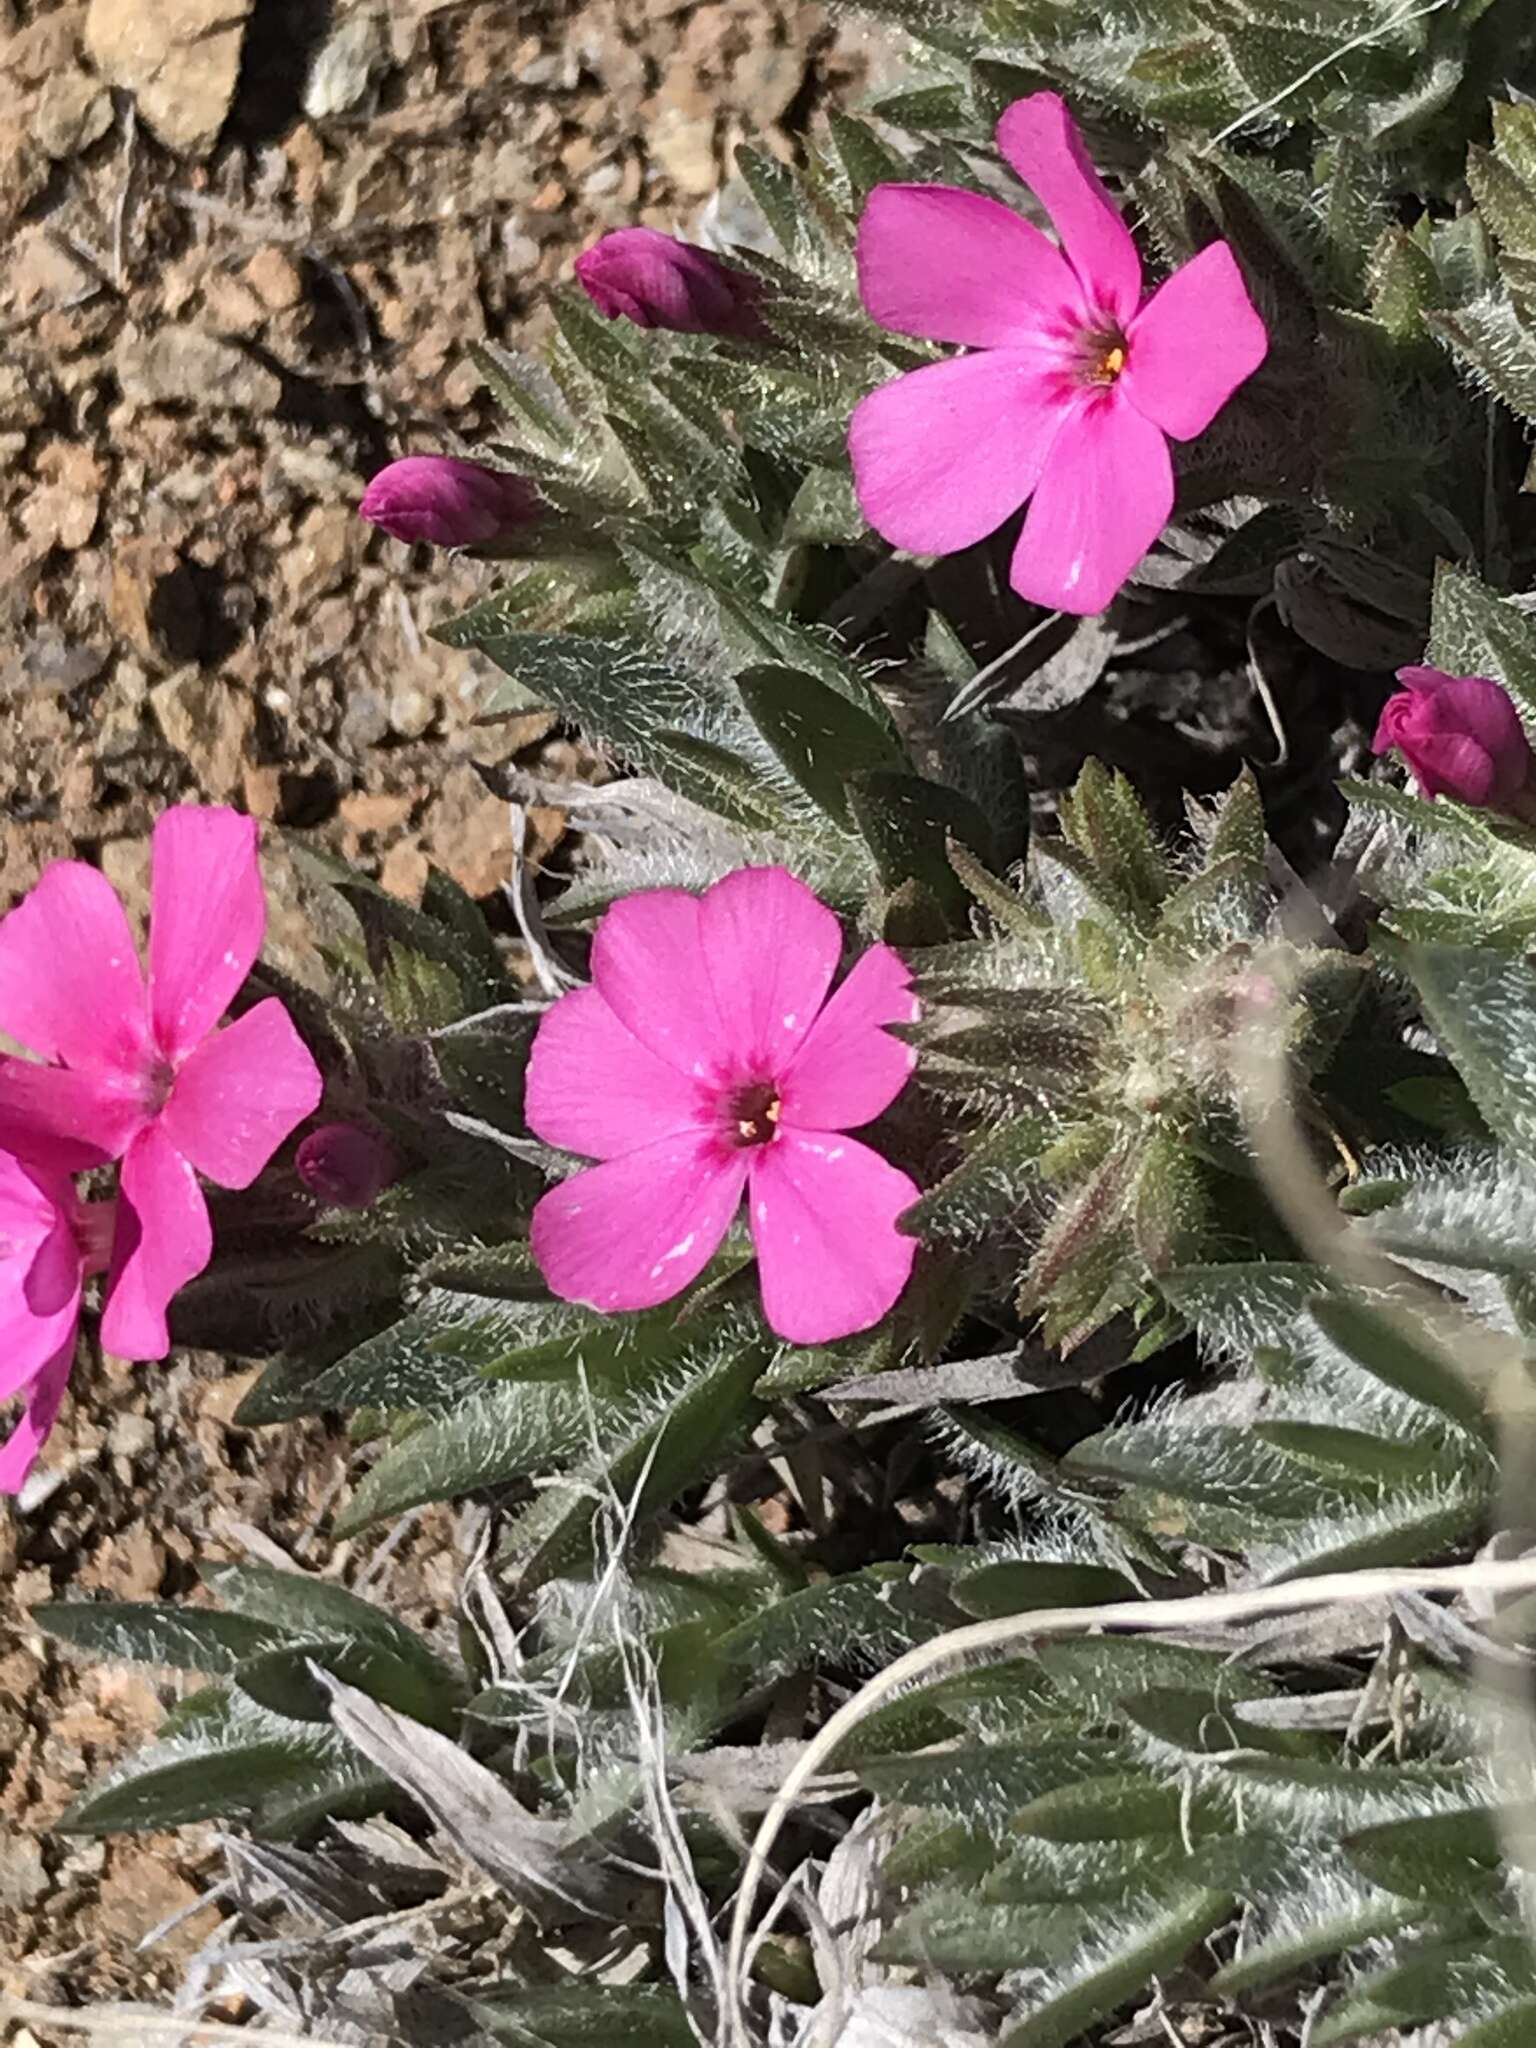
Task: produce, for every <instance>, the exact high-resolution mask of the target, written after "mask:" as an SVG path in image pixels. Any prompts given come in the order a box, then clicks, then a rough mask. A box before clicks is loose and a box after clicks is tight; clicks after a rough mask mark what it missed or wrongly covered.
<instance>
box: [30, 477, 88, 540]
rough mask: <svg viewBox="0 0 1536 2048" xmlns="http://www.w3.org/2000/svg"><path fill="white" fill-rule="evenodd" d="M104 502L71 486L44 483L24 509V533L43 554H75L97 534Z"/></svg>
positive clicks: (34, 492)
mask: <svg viewBox="0 0 1536 2048" xmlns="http://www.w3.org/2000/svg"><path fill="white" fill-rule="evenodd" d="M100 512H101V500H100V498H99V497H96V496H94V495H81V494H79V493H77V492H75V491H73V490H71V489H70V487H69V485H68V484H63V483H57V484H43V485H42V486H41V487H40V488H39V489H37V490H35V491H33V493H32V495H31V496H30V497H29V498H28V499H27V500H26V502H25V503H24V504H23V506H22V508H21V530H22V532H23V533H24V534H25V535H26V536H27V539H28V541H29V542H30V543H31V544H32V546H33V547H34V548H36V549H37V550H38V552H39V553H41V554H46V553H47V552H48V550H49V549H50V548H64V549H65V550H66V551H68V552H70V553H73V552H74V550H75V549H77V548H83V547H84V546H85V545H86V543H87V541H89V539H90V537H91V535H92V534H93V533H94V532H95V531H96V521H97V518H98V517H99V515H100Z"/></svg>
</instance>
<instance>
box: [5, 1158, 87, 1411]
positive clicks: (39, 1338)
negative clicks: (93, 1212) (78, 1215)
mask: <svg viewBox="0 0 1536 2048" xmlns="http://www.w3.org/2000/svg"><path fill="white" fill-rule="evenodd" d="M73 1208H74V1192H73V1190H72V1188H71V1187H70V1184H69V1182H68V1181H67V1180H65V1179H61V1178H57V1177H55V1176H52V1175H47V1174H41V1173H35V1171H31V1170H29V1169H28V1168H26V1167H24V1166H22V1165H21V1164H20V1162H19V1161H17V1160H14V1159H5V1158H3V1157H0V1244H3V1245H4V1246H5V1247H6V1251H5V1254H4V1255H3V1256H0V1401H8V1400H9V1399H10V1397H11V1396H12V1395H13V1394H14V1393H16V1392H17V1391H18V1390H19V1389H20V1388H22V1387H24V1386H25V1385H26V1384H27V1382H28V1381H29V1380H31V1379H34V1378H35V1377H36V1376H37V1374H38V1373H40V1372H41V1371H42V1370H43V1369H44V1367H45V1366H46V1365H47V1364H48V1362H49V1361H50V1360H51V1359H52V1358H53V1356H54V1355H55V1353H56V1352H57V1351H58V1350H59V1349H60V1347H61V1346H63V1345H66V1344H68V1345H72V1344H73V1342H74V1332H75V1322H76V1319H77V1318H78V1316H79V1313H80V1280H81V1264H82V1261H81V1256H80V1248H79V1246H78V1245H77V1244H76V1243H75V1239H74V1232H73V1230H72V1229H71V1227H70V1224H71V1212H72V1210H73Z"/></svg>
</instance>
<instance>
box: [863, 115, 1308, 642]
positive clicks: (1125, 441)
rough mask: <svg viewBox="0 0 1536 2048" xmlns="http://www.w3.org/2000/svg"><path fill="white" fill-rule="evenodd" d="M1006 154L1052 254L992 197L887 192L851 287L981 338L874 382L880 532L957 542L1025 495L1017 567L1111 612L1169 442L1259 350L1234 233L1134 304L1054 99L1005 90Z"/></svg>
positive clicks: (869, 429)
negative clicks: (1038, 210)
mask: <svg viewBox="0 0 1536 2048" xmlns="http://www.w3.org/2000/svg"><path fill="white" fill-rule="evenodd" d="M997 140H998V146H999V147H1000V148H1001V150H1002V151H1003V154H1004V155H1005V156H1006V157H1007V158H1008V160H1009V162H1010V163H1011V164H1012V165H1013V168H1014V169H1015V170H1016V171H1017V172H1018V174H1019V176H1020V177H1021V178H1022V179H1023V180H1024V182H1025V183H1026V184H1027V185H1029V186H1030V187H1031V188H1032V189H1033V191H1034V194H1035V196H1036V198H1037V199H1038V200H1039V201H1040V203H1041V205H1042V206H1043V207H1044V208H1045V210H1046V212H1047V213H1048V214H1049V216H1050V218H1051V222H1052V224H1053V225H1054V227H1055V229H1056V232H1057V235H1058V237H1059V238H1060V243H1061V246H1060V248H1057V247H1056V246H1055V245H1054V244H1053V243H1051V242H1049V241H1048V240H1047V239H1046V237H1045V236H1044V235H1043V234H1041V232H1040V231H1039V229H1038V228H1035V227H1032V226H1031V225H1030V223H1029V222H1028V221H1026V220H1023V219H1021V218H1020V216H1019V215H1018V214H1016V213H1014V212H1013V211H1012V210H1011V208H1009V207H1007V206H1004V205H1003V204H1002V202H1001V201H1000V200H996V199H985V198H983V197H981V196H980V194H978V193H975V192H963V191H958V190H956V189H954V188H952V187H950V186H947V185H877V186H876V187H875V189H874V191H873V192H871V194H870V195H869V202H868V204H867V206H866V207H865V209H864V217H863V219H862V220H861V221H860V223H859V243H858V262H859V289H860V291H861V293H862V295H863V299H864V304H865V306H866V307H867V308H868V310H869V312H870V314H871V315H872V316H873V318H874V319H876V320H877V321H879V323H880V325H881V326H882V327H888V328H890V329H891V330H892V331H893V332H895V333H897V334H915V335H921V336H923V337H925V338H926V339H927V340H930V341H953V342H961V343H964V344H965V346H966V347H968V348H970V349H973V350H975V351H976V353H975V354H972V355H967V356H960V357H958V358H956V359H954V360H952V361H949V362H943V363H931V364H929V365H928V366H927V367H926V368H924V369H921V370H913V371H911V372H910V373H909V374H908V375H906V376H904V377H898V378H897V379H896V380H895V382H894V383H891V384H886V385H883V386H882V387H881V388H880V389H879V390H878V391H875V392H872V393H871V395H870V396H869V397H868V398H866V399H864V400H863V401H862V403H861V404H860V405H859V406H858V407H857V408H856V409H855V412H854V415H853V421H852V424H851V427H850V429H849V437H848V440H849V450H850V453H851V454H852V457H853V473H854V481H855V484H856V486H857V489H858V494H859V501H860V503H861V504H862V506H863V508H864V513H865V516H866V517H867V518H868V520H869V522H870V524H871V525H872V526H873V527H875V528H876V530H877V531H878V532H880V533H881V534H883V535H884V536H885V538H886V539H887V540H888V541H890V542H891V543H892V544H893V545H894V546H896V547H898V548H904V549H906V550H907V551H908V552H910V553H912V554H919V555H947V554H952V553H953V552H954V551H955V550H956V549H957V548H967V547H970V546H972V545H973V544H974V543H975V542H977V541H979V540H983V539H985V537H986V536H987V535H988V534H989V533H991V532H993V531H994V529H995V528H996V527H998V526H1000V525H1001V524H1002V522H1003V521H1004V520H1005V519H1006V518H1007V517H1008V515H1009V514H1010V513H1011V512H1014V511H1015V510H1017V508H1018V507H1019V506H1020V505H1022V504H1023V503H1024V501H1025V500H1026V499H1028V500H1029V501H1030V503H1029V512H1028V515H1027V517H1026V518H1025V521H1024V530H1023V532H1022V534H1021V535H1020V536H1019V542H1018V546H1017V548H1016V549H1015V551H1014V556H1013V567H1012V572H1011V577H1010V580H1011V582H1012V584H1013V587H1014V589H1015V590H1016V591H1017V592H1018V593H1019V595H1020V596H1021V597H1027V598H1030V599H1032V600H1033V601H1034V602H1035V603H1036V604H1043V605H1050V606H1052V607H1053V608H1054V609H1056V610H1058V611H1064V612H1097V611H1101V610H1102V609H1103V608H1104V606H1105V605H1106V604H1108V603H1109V601H1110V599H1111V598H1112V597H1113V596H1114V594H1115V592H1116V591H1117V590H1118V589H1119V588H1120V586H1121V584H1122V583H1123V582H1124V581H1125V579H1126V577H1127V576H1128V575H1129V574H1130V572H1131V571H1132V569H1134V568H1135V566H1136V564H1137V563H1138V562H1139V561H1140V560H1141V557H1142V556H1143V555H1144V554H1145V553H1146V551H1147V549H1148V548H1149V547H1150V546H1151V545H1152V543H1153V541H1154V540H1155V539H1156V538H1157V536H1158V534H1159V532H1160V531H1161V530H1162V528H1163V526H1164V524H1165V523H1166V521H1167V518H1168V514H1169V512H1170V511H1171V510H1172V507H1173V466H1172V463H1171V461H1170V459H1169V455H1168V437H1169V436H1170V435H1171V436H1172V437H1173V439H1174V440H1176V441H1188V440H1191V439H1193V437H1194V436H1195V435H1196V434H1200V433H1203V432H1204V430H1205V429H1206V427H1208V426H1209V425H1210V423H1211V421H1212V420H1213V419H1214V418H1215V417H1216V414H1217V413H1218V412H1220V410H1221V408H1222V407H1223V406H1224V405H1225V404H1226V402H1227V400H1228V399H1229V398H1230V397H1231V396H1232V393H1233V392H1234V391H1235V390H1236V389H1237V387H1238V385H1239V384H1241V383H1242V382H1243V381H1244V379H1245V378H1248V377H1251V376H1252V374H1253V372H1254V371H1255V370H1256V369H1257V368H1258V366H1259V364H1260V363H1261V362H1263V360H1264V356H1265V352H1266V350H1267V348H1268V345H1269V343H1268V336H1267V334H1266V332H1265V328H1264V323H1263V321H1262V320H1261V319H1260V318H1259V316H1258V314H1257V313H1256V312H1255V311H1254V309H1253V305H1252V303H1251V301H1250V300H1249V297H1248V293H1247V290H1246V288H1245V287H1244V284H1243V280H1242V275H1241V273H1240V272H1239V270H1238V267H1237V263H1236V261H1235V260H1234V258H1233V255H1232V251H1231V249H1230V248H1229V247H1228V246H1227V244H1226V243H1225V242H1213V243H1212V244H1211V246H1210V247H1209V248H1208V249H1202V250H1201V252H1200V254H1199V255H1198V256H1196V257H1195V258H1194V259H1193V260H1192V261H1191V262H1189V263H1186V264H1185V265H1184V267H1183V269H1182V270H1178V271H1175V272H1174V274H1173V276H1172V277H1170V278H1169V279H1168V281H1167V282H1166V284H1163V285H1160V286H1159V287H1158V289H1157V290H1156V291H1155V292H1153V294H1152V296H1151V297H1150V298H1149V299H1147V300H1146V301H1145V303H1143V300H1142V277H1141V259H1140V257H1139V256H1138V255H1137V253H1136V244H1135V243H1134V242H1133V241H1132V239H1131V234H1130V230H1129V229H1128V228H1127V227H1126V225H1125V223H1124V221H1123V220H1122V219H1121V218H1120V215H1119V213H1118V212H1117V211H1116V209H1115V206H1114V204H1113V202H1112V201H1111V199H1110V197H1109V194H1108V193H1107V192H1106V191H1105V189H1104V186H1103V185H1102V183H1101V182H1100V180H1099V178H1098V175H1097V173H1096V172H1095V171H1094V168H1093V165H1092V164H1091V163H1090V162H1089V160H1088V157H1087V155H1086V153H1085V151H1084V149H1083V145H1082V140H1081V138H1080V136H1079V135H1078V132H1077V127H1076V124H1075V123H1074V121H1073V119H1072V116H1071V115H1070V114H1069V113H1068V112H1067V109H1066V107H1065V105H1064V104H1063V103H1062V101H1061V100H1060V99H1058V98H1057V96H1056V94H1055V93H1051V92H1039V93H1034V94H1033V95H1031V97H1030V98H1028V99H1022V100H1016V101H1015V102H1014V104H1013V105H1012V106H1011V107H1009V109H1008V110H1007V112H1006V113H1005V114H1004V115H1003V118H1002V120H1001V121H1000V122H999V123H998V129H997Z"/></svg>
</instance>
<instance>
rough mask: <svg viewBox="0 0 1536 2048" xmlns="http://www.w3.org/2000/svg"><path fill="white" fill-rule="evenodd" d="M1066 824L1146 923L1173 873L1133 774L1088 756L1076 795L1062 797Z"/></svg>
mask: <svg viewBox="0 0 1536 2048" xmlns="http://www.w3.org/2000/svg"><path fill="white" fill-rule="evenodd" d="M1061 824H1062V830H1063V832H1065V834H1066V836H1067V838H1068V839H1069V840H1070V841H1071V843H1072V844H1073V845H1074V846H1076V847H1077V848H1078V849H1079V851H1080V852H1082V853H1085V854H1086V855H1087V856H1088V858H1089V859H1090V860H1091V861H1092V862H1093V864H1094V867H1095V869H1096V870H1097V872H1098V876H1099V879H1100V882H1101V884H1102V885H1103V887H1104V888H1105V889H1106V890H1107V891H1108V892H1109V893H1110V895H1111V897H1112V898H1113V900H1114V901H1115V902H1116V903H1117V904H1118V905H1119V906H1120V908H1121V909H1123V910H1124V911H1125V912H1127V913H1128V914H1129V915H1130V916H1131V917H1132V918H1133V919H1134V920H1135V921H1136V922H1137V924H1138V925H1142V926H1145V924H1146V923H1147V921H1148V920H1150V918H1151V915H1152V913H1153V912H1154V911H1155V910H1156V909H1157V906H1158V905H1159V904H1160V903H1161V902H1162V900H1163V898H1164V897H1165V896H1166V895H1167V894H1168V891H1169V889H1170V888H1171V886H1172V881H1173V878H1172V876H1171V874H1170V873H1169V870H1168V863H1167V861H1166V860H1165V859H1164V858H1163V854H1162V851H1161V849H1160V848H1159V846H1158V844H1157V841H1156V839H1155V838H1154V837H1153V833H1152V827H1151V824H1150V822H1149V821H1148V818H1147V814H1146V812H1145V811H1144V810H1143V809H1142V806H1141V800H1140V798H1139V797H1138V796H1137V794H1136V792H1135V790H1134V789H1133V788H1132V786H1131V784H1130V781H1129V780H1128V778H1127V777H1125V776H1124V775H1121V774H1119V773H1118V772H1116V773H1113V774H1112V773H1111V772H1110V771H1109V770H1108V769H1107V768H1105V767H1104V766H1103V765H1102V763H1100V762H1098V761H1088V762H1085V763H1084V766H1083V771H1082V773H1081V775H1079V777H1078V779H1077V782H1076V784H1075V786H1074V788H1073V790H1072V792H1071V795H1070V796H1069V797H1063V799H1062V802H1061Z"/></svg>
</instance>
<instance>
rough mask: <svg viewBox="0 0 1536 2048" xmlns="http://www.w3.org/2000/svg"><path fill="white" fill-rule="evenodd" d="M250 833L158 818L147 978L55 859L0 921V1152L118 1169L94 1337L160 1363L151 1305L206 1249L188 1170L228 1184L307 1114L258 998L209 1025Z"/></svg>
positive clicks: (91, 894) (237, 978)
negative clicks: (229, 1019)
mask: <svg viewBox="0 0 1536 2048" xmlns="http://www.w3.org/2000/svg"><path fill="white" fill-rule="evenodd" d="M266 916H267V912H266V899H265V897H264V895H263V892H262V883H261V870H260V867H259V865H258V862H257V857H256V826H255V823H254V822H253V821H252V820H251V819H250V818H244V817H241V816H240V815H239V814H238V813H237V812H235V811H231V810H225V809H220V808H209V809H198V808H195V807H192V806H183V807H181V808H178V809H175V810H170V811H166V812H164V813H163V814H162V816H161V817H160V819H159V820H158V822H157V823H156V826H155V832H154V840H153V848H152V870H151V908H150V930H149V973H148V977H147V978H146V976H145V974H144V972H143V970H142V969H141V967H140V964H139V956H138V951H137V949H136V947H135V945H134V939H133V933H132V932H131V930H130V929H129V925H128V918H127V914H126V912H125V911H124V909H123V906H122V904H121V902H120V901H119V900H118V896H117V893H116V891H115V890H114V889H113V887H112V885H111V883H110V882H109V881H108V880H107V878H106V876H105V875H103V874H102V873H101V872H100V871H99V870H98V869H96V868H92V867H87V866H85V865H84V864H83V863H82V862H79V861H55V862H54V864H53V865H52V866H51V867H50V868H48V869H47V870H46V871H45V872H44V874H43V876H42V878H41V880H40V881H39V882H38V884H37V886H36V888H34V889H33V890H32V892H31V893H30V895H28V896H27V897H26V898H25V899H24V900H23V901H22V902H21V903H20V904H19V905H18V906H17V908H16V909H15V910H13V911H12V912H11V913H10V915H9V916H8V917H6V918H5V919H3V920H0V1030H3V1031H5V1032H7V1033H8V1034H9V1035H10V1036H11V1037H12V1038H14V1039H15V1040H17V1041H18V1043H20V1044H21V1045H24V1046H27V1047H28V1048H30V1050H31V1051H32V1052H34V1053H36V1054H37V1055H38V1062H40V1063H34V1062H32V1061H28V1060H21V1059H14V1058H5V1059H0V1145H3V1146H4V1147H6V1148H7V1149H8V1150H10V1151H12V1152H15V1153H17V1154H19V1155H20V1156H22V1157H24V1158H28V1159H40V1160H42V1161H43V1162H44V1163H46V1164H49V1165H52V1166H56V1167H64V1168H68V1169H74V1168H78V1167H83V1166H94V1165H100V1164H102V1163H104V1162H105V1161H107V1160H109V1159H120V1160H121V1161H122V1174H121V1199H120V1201H119V1204H118V1222H117V1230H116V1235H115V1237H114V1240H113V1246H112V1263H111V1270H110V1272H109V1275H108V1280H107V1302H106V1310H105V1314H104V1317H103V1321H102V1331H101V1335H102V1343H103V1344H104V1345H105V1347H106V1348H107V1350H109V1351H112V1352H115V1353H117V1354H118V1356H120V1357H124V1358H163V1357H164V1356H165V1353H166V1351H167V1350H168V1348H169V1342H170V1340H169V1336H168V1333H167V1330H166V1322H165V1312H166V1308H167V1305H168V1304H169V1302H170V1299H171V1297H172V1295H173V1294H175V1292H176V1290H177V1289H178V1288H179V1287H182V1286H184V1285H185V1284H186V1282H187V1281H188V1280H190V1279H192V1278H193V1277H194V1275H196V1274H198V1273H200V1272H201V1271H202V1270H203V1268H204V1267H205V1266H206V1265H207V1263H208V1260H209V1257H210V1255H211V1253H212V1249H213V1245H212V1233H211V1229H210V1225H209V1220H208V1205H207V1202H206V1201H205V1199H204V1197H203V1192H202V1189H201V1187H200V1186H199V1185H198V1179H197V1176H198V1174H199V1173H202V1174H206V1175H207V1177H208V1178H209V1180H212V1181H216V1182H217V1183H218V1184H219V1185H220V1186H221V1187H226V1188H243V1187H248V1186H249V1185H250V1183H251V1182H252V1181H253V1180H254V1179H255V1178H256V1176H257V1174H258V1173H260V1171H261V1169H262V1168H263V1167H264V1166H265V1165H266V1163H267V1161H268V1160H269V1159H270V1158H271V1156H272V1154H273V1153H274V1152H275V1151H276V1150H277V1148H278V1146H279V1145H280V1144H281V1143H282V1142H283V1140H284V1139H285V1138H286V1137H287V1136H288V1134H289V1132H290V1131H292V1130H293V1129H294V1127H295V1125H297V1124H298V1123H300V1122H301V1121H302V1120H303V1119H304V1118H305V1117H306V1116H308V1115H309V1114H310V1112H311V1111H312V1110H313V1109H314V1108H315V1107H316V1105H317V1104H318V1102H319V1100H320V1094H321V1082H320V1073H319V1070H318V1068H317V1067H316V1065H315V1062H314V1060H313V1059H312V1058H311V1056H310V1054H309V1052H308V1051H307V1049H306V1048H305V1046H304V1044H303V1041H302V1040H301V1039H300V1037H299V1035H298V1033H297V1032H296V1031H295V1029H294V1027H293V1024H292V1021H291V1020H290V1018H289V1016H288V1012H287V1010H286V1009H285V1008H284V1007H283V1005H282V1004H281V1003H280V1002H279V1001H278V1000H277V999H276V998H275V997H269V998H268V999H267V1000H266V1001H265V1002H260V1003H257V1004H256V1005H255V1006H254V1007H253V1008H252V1009H250V1010H247V1011H246V1012H245V1014H244V1015H243V1016H242V1017H239V1018H237V1019H236V1021H235V1022H234V1023H232V1024H230V1025H228V1026H227V1027H226V1028H225V1029H224V1030H222V1031H220V1030H216V1029H215V1027H216V1026H217V1024H218V1022H219V1019H220V1018H221V1017H222V1016H223V1014H224V1012H225V1010H226V1009H227V1008H228V1007H229V1004H230V1002H231V1000H232V999H233V997H234V995H235V994H236V992H237V990H238V989H239V988H240V986H241V984H242V983H243V982H244V980H245V978H246V976H247V975H248V974H249V973H250V971H251V968H252V966H253V965H254V964H255V961H256V956H257V954H258V953H259V952H260V950H261V942H262V938H263V936H264V934H265V931H266Z"/></svg>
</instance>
